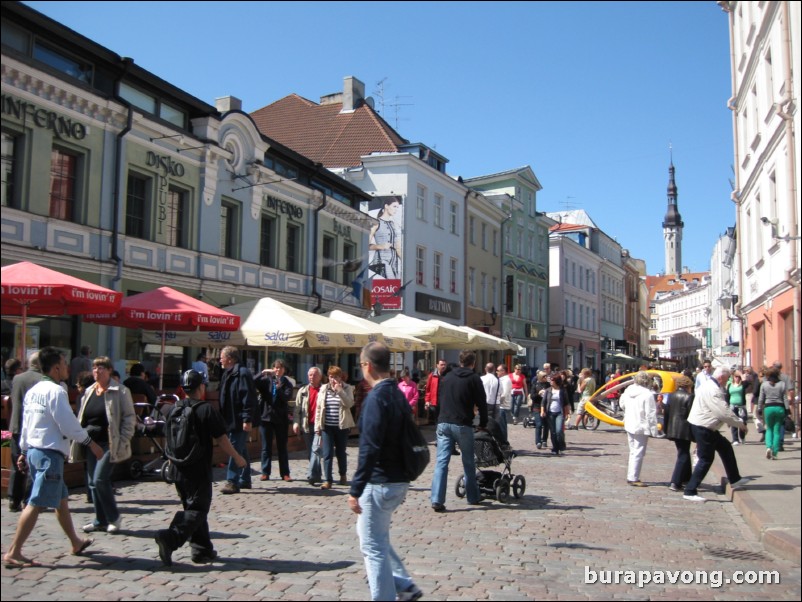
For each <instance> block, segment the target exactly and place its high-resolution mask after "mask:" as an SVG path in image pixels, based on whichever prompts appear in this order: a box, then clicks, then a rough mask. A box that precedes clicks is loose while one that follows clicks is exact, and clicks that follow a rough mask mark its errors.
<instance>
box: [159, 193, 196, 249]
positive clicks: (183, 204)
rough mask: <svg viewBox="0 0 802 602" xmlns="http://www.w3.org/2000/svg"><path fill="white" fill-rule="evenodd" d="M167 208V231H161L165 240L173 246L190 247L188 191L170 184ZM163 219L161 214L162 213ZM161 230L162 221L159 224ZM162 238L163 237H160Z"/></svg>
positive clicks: (165, 226) (165, 225)
mask: <svg viewBox="0 0 802 602" xmlns="http://www.w3.org/2000/svg"><path fill="white" fill-rule="evenodd" d="M165 210H166V216H165V217H166V219H165V221H166V224H164V228H165V230H166V231H162V232H159V234H160V235H163V236H164V238H163V239H162V240H164V242H165V243H166V244H168V245H170V246H171V247H179V248H181V249H186V248H188V247H189V244H188V241H187V230H188V228H187V225H186V218H187V193H186V192H185V191H183V190H179V189H178V188H175V187H173V186H170V188H169V190H168V192H167V205H166V207H165ZM160 219H161V215H160ZM159 227H160V230H161V229H162V223H160V224H159ZM160 238H161V237H160Z"/></svg>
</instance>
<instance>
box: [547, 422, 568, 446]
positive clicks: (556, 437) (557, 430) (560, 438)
mask: <svg viewBox="0 0 802 602" xmlns="http://www.w3.org/2000/svg"><path fill="white" fill-rule="evenodd" d="M546 418H547V419H548V421H549V430H550V431H551V451H553V452H558V451H563V450H564V449H565V432H564V431H563V423H564V422H565V416H564V415H563V413H562V412H547V413H546Z"/></svg>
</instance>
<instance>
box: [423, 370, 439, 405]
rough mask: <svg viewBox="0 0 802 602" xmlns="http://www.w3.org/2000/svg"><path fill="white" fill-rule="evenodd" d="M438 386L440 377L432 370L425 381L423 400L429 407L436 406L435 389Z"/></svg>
mask: <svg viewBox="0 0 802 602" xmlns="http://www.w3.org/2000/svg"><path fill="white" fill-rule="evenodd" d="M439 385H440V375H439V374H437V372H435V371H434V370H432V373H431V374H430V375H429V378H428V379H427V380H426V389H425V395H424V400H425V401H426V403H428V404H429V405H430V406H436V405H437V387H438V386H439Z"/></svg>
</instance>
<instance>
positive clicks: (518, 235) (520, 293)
mask: <svg viewBox="0 0 802 602" xmlns="http://www.w3.org/2000/svg"><path fill="white" fill-rule="evenodd" d="M465 184H466V185H467V186H469V187H470V188H472V189H474V190H477V191H479V192H481V193H483V194H484V195H485V196H487V197H488V198H489V199H490V200H491V201H492V202H493V203H495V204H496V205H497V206H498V207H499V208H500V209H501V210H502V212H503V213H504V214H505V217H504V219H503V220H502V221H503V224H502V226H501V243H500V244H501V249H502V253H503V271H502V273H501V283H502V284H501V286H502V290H503V298H504V301H503V303H502V307H501V310H500V312H501V327H500V330H501V333H502V335H503V336H504V337H505V338H509V340H511V341H514V342H515V343H518V344H519V345H521V346H522V347H524V348H526V350H527V352H526V360H525V361H524V360H523V358H521V360H522V361H521V363H524V364H528V365H530V366H540V365H542V364H543V363H544V362H546V361H547V359H546V358H547V356H548V330H549V325H548V317H549V292H548V291H549V253H548V225H547V224H546V223H545V222H543V221H542V220H541V219H539V218H540V216H541V214H539V213H538V211H537V193H538V192H539V191H540V190H541V189H542V186H541V185H540V182H539V181H538V179H537V176H535V173H534V171H533V170H532V168H531V167H529V166H526V167H521V168H517V169H512V170H509V171H505V172H500V173H496V174H489V175H485V176H478V177H472V178H467V179H466V180H465Z"/></svg>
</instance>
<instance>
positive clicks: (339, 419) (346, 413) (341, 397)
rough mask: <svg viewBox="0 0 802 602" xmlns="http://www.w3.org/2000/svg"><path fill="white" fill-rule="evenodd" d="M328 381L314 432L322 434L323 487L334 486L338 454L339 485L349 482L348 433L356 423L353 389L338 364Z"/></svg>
mask: <svg viewBox="0 0 802 602" xmlns="http://www.w3.org/2000/svg"><path fill="white" fill-rule="evenodd" d="M328 376H329V382H327V383H326V384H324V385H323V386H322V387H320V392H319V393H318V404H317V409H316V410H315V432H316V433H320V434H321V435H322V436H323V457H322V460H323V478H324V481H323V484H322V485H321V486H320V488H321V489H331V485H332V483H333V482H334V478H333V475H332V469H333V464H334V455H335V452H336V454H337V468H338V469H339V472H340V481H339V483H340V485H347V484H348V477H347V473H348V454H347V452H346V448H347V446H348V433H349V431H350V430H351V428H352V427H354V426H355V424H354V417H353V416H352V414H351V408H352V407H353V405H354V388H353V387H352V386H351V385H349V384H347V383H346V382H345V374H343V371H342V369H341V368H340V367H339V366H332V367H330V368H329V370H328Z"/></svg>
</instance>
